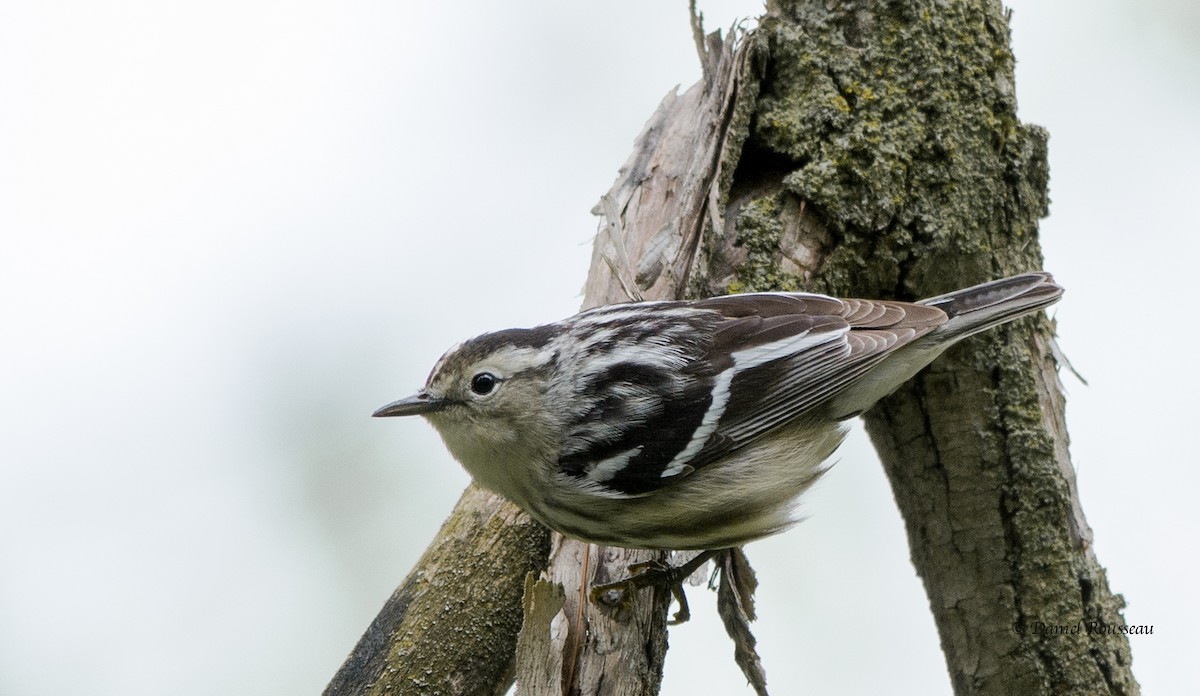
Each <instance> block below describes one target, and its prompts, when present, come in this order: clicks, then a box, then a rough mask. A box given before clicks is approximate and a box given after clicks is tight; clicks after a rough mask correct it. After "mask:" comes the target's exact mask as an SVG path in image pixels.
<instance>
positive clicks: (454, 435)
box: [373, 272, 1063, 550]
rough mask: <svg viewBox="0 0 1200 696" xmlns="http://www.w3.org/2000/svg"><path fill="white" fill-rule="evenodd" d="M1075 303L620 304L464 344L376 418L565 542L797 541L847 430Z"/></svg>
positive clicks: (1044, 291)
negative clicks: (1022, 321)
mask: <svg viewBox="0 0 1200 696" xmlns="http://www.w3.org/2000/svg"><path fill="white" fill-rule="evenodd" d="M1062 294H1063V288H1062V287H1061V286H1059V285H1058V284H1057V283H1055V282H1054V279H1053V277H1052V276H1051V275H1050V274H1049V273H1044V272H1032V273H1024V274H1021V275H1016V276H1012V277H1008V278H1003V279H999V280H994V281H990V282H985V283H982V284H980V285H975V286H973V287H969V288H965V289H962V290H957V291H954V292H950V293H947V294H944V295H939V296H937V297H931V298H928V299H925V300H921V301H918V302H903V301H897V300H863V299H838V298H835V297H830V296H827V295H820V294H813V293H804V292H756V293H744V294H733V295H724V296H718V297H711V298H707V299H697V300H667V301H649V302H629V303H622V304H613V305H607V306H603V307H598V308H595V309H589V310H587V311H584V312H581V313H579V314H576V315H574V316H572V317H569V318H567V319H563V320H561V321H558V322H554V323H549V324H544V325H541V326H536V327H533V328H524V329H507V330H503V331H496V332H492V333H485V334H483V335H480V336H477V337H475V338H472V339H470V340H467V341H464V342H462V343H460V344H458V345H456V346H454V347H452V348H451V349H450V350H448V351H447V352H446V353H445V354H444V355H443V356H442V357H441V358H440V359H439V360H438V361H437V362H436V364H435V365H434V367H433V369H432V371H431V372H430V374H429V377H428V379H427V380H426V382H425V385H424V387H422V388H421V389H420V390H419V391H417V392H416V393H415V394H413V395H411V396H409V397H406V398H403V399H400V400H398V401H393V402H392V403H389V404H387V405H386V406H383V407H382V408H380V409H378V410H377V411H375V412H374V414H373V415H374V416H376V417H392V416H413V415H417V416H422V417H424V418H425V419H426V420H427V421H428V422H429V423H431V424H432V425H433V427H434V428H435V429H436V430H437V432H438V433H439V434H440V435H441V437H442V439H443V441H444V442H445V445H446V447H447V449H448V450H449V451H450V453H451V454H452V455H453V456H454V457H455V458H456V459H457V460H458V461H459V462H460V463H461V464H462V466H463V467H464V468H465V469H466V470H467V472H468V473H469V474H470V475H471V476H472V477H473V478H474V480H475V481H476V482H477V483H479V484H480V485H481V486H483V487H484V488H487V489H490V490H492V491H494V492H496V493H499V494H500V495H502V496H504V497H505V498H507V499H509V500H511V501H512V502H513V503H516V504H517V505H518V506H520V507H521V508H522V509H524V510H525V511H527V512H528V513H529V514H530V515H531V516H532V517H533V518H534V519H536V520H538V521H540V522H542V523H543V524H545V525H546V526H548V527H550V528H551V529H554V530H555V531H558V532H560V533H562V534H564V535H566V536H568V537H573V538H576V539H579V540H582V541H585V542H592V543H598V544H606V545H612V546H622V547H627V548H641V549H662V550H667V549H672V550H686V549H692V550H711V549H724V548H730V547H734V546H741V545H744V544H746V543H748V542H750V541H754V540H756V539H761V538H763V537H766V536H770V535H773V534H776V533H779V532H781V531H783V530H785V529H787V528H789V527H790V526H792V525H793V524H795V523H796V521H797V520H798V516H797V514H796V508H797V505H798V502H799V500H800V498H801V495H802V494H803V493H804V492H805V491H806V490H807V489H808V488H809V487H811V486H812V484H813V483H814V482H815V481H816V480H817V479H818V478H819V477H820V476H821V475H822V474H823V473H824V472H825V471H827V470H828V468H829V466H830V464H829V462H830V457H831V455H833V453H834V451H835V450H836V449H837V448H838V446H839V445H840V444H841V442H842V440H843V438H844V437H845V435H846V432H847V430H848V421H850V420H851V419H853V418H854V417H855V416H857V415H859V414H861V413H862V412H864V411H866V410H867V409H869V408H870V407H871V406H872V405H874V404H875V403H876V402H877V401H879V400H880V399H882V398H884V397H885V396H887V395H889V394H891V393H892V392H893V391H895V390H896V389H897V388H899V387H900V386H901V385H902V384H904V383H905V382H906V381H907V380H908V379H910V378H911V377H913V376H914V375H915V374H916V373H917V372H919V371H920V370H921V369H922V368H924V367H925V366H926V365H928V364H929V363H930V362H932V361H933V360H934V359H935V358H937V357H938V356H939V355H941V354H942V353H943V352H944V351H945V350H946V349H947V348H949V347H950V346H952V345H954V344H955V343H958V342H959V341H961V340H963V339H964V338H967V337H968V336H972V335H974V334H976V333H979V332H981V331H985V330H987V329H990V328H992V327H995V326H998V325H1000V324H1004V323H1006V322H1009V321H1012V320H1014V319H1017V318H1018V317H1021V316H1025V315H1027V314H1031V313H1035V312H1038V311H1040V310H1042V309H1044V308H1046V307H1048V306H1050V305H1052V304H1054V303H1055V302H1057V301H1058V299H1059V298H1060V297H1061V296H1062Z"/></svg>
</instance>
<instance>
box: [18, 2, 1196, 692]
mask: <svg viewBox="0 0 1200 696" xmlns="http://www.w3.org/2000/svg"><path fill="white" fill-rule="evenodd" d="M686 5H687V3H686V2H684V0H675V1H672V2H666V1H661V2H649V3H648V2H635V1H633V0H620V1H614V2H606V3H587V4H584V3H562V2H558V3H555V2H548V1H544V2H529V1H515V2H507V3H464V2H457V3H434V2H423V3H415V2H395V1H393V2H388V1H384V0H376V1H373V2H372V1H367V0H362V1H353V0H352V1H349V2H337V3H333V2H328V3H313V2H270V1H263V0H249V1H245V2H242V1H239V2H229V1H228V0H216V1H210V2H203V3H200V2H190V3H188V2H182V3H164V2H152V1H150V0H130V1H129V2H112V1H110V0H97V1H92V2H57V3H51V2H39V3H17V2H2V3H0V234H2V235H3V236H2V239H3V242H4V244H3V249H4V252H3V253H2V254H0V316H3V319H4V322H3V323H4V327H3V329H2V333H0V336H3V339H2V341H0V693H3V694H14V695H17V694H19V695H22V696H25V695H41V694H60V693H87V694H94V695H97V696H109V695H111V696H117V695H120V696H131V695H135V696H136V695H140V694H147V695H148V694H160V693H173V694H183V695H186V696H191V695H196V696H200V695H202V694H203V695H206V694H252V693H253V694H279V695H283V694H299V693H317V692H319V691H320V690H321V689H322V688H323V687H324V685H325V683H326V682H327V681H328V679H329V678H330V677H331V676H332V675H333V674H334V672H335V671H336V670H337V668H338V666H339V665H340V664H341V662H342V660H343V659H344V658H345V656H346V654H347V652H348V651H349V650H350V649H351V647H352V646H353V645H354V643H355V641H356V640H357V638H358V637H359V635H360V634H361V633H362V631H363V630H364V629H365V628H366V626H367V624H368V623H369V622H370V620H371V619H372V617H373V616H374V615H375V613H376V612H377V611H378V609H379V608H380V607H381V606H382V604H383V602H384V600H385V599H386V598H387V596H388V595H389V593H390V592H391V590H392V589H393V588H394V587H395V586H396V585H397V584H398V583H399V582H400V581H401V580H402V579H403V577H404V575H405V574H406V573H407V571H408V569H409V568H410V567H411V565H412V563H413V562H414V561H415V559H416V558H417V556H418V555H419V554H420V552H421V551H422V550H423V549H424V547H425V545H426V544H427V543H428V542H429V540H430V539H431V538H432V537H433V535H434V533H435V531H436V529H437V527H438V525H439V523H440V522H441V521H442V519H443V518H444V517H445V515H446V513H447V512H448V511H449V509H450V508H451V506H452V505H453V503H454V501H455V500H456V499H457V497H458V495H459V492H460V491H461V489H462V488H463V487H464V486H465V485H466V483H467V477H466V475H465V474H464V473H463V472H462V471H461V469H459V467H458V466H457V465H456V464H455V463H454V462H453V461H452V460H451V459H450V458H449V456H448V455H447V454H446V453H445V451H444V450H443V448H442V446H441V443H440V442H439V441H438V439H437V437H436V435H435V434H434V432H433V431H432V429H431V428H429V427H428V426H427V425H426V424H424V423H422V422H419V421H416V420H413V421H397V420H388V421H377V420H372V419H370V418H369V417H368V415H369V414H370V413H371V411H372V410H374V409H375V408H376V407H378V406H380V405H382V404H383V403H385V402H387V401H390V400H392V399H394V398H397V397H399V396H403V395H405V394H406V393H408V392H409V391H410V390H411V389H413V388H414V387H416V386H418V385H419V384H420V383H421V382H422V381H423V380H424V378H425V375H426V373H427V372H428V370H429V368H430V366H431V365H432V364H433V362H434V360H436V358H437V357H438V356H439V355H440V354H441V353H442V352H443V351H444V350H445V349H446V348H447V347H448V346H449V345H451V344H453V343H454V342H456V341H458V340H461V339H462V338H465V337H468V336H471V335H474V334H477V333H480V332H482V331H486V330H491V329H499V328H505V327H509V326H523V325H531V324H535V323H540V322H545V321H550V320H554V319H558V318H560V317H562V316H565V315H568V314H570V313H572V312H574V311H575V310H576V309H577V308H578V305H579V301H580V298H579V289H580V287H581V285H582V282H583V278H584V275H585V273H586V269H587V263H588V257H589V252H590V239H591V236H592V234H593V232H594V231H595V220H594V219H593V218H592V217H591V216H590V214H589V210H590V209H591V208H592V206H593V204H594V203H595V202H596V201H597V200H598V198H599V196H600V194H601V193H603V192H604V191H605V190H606V189H607V188H608V186H609V184H610V183H611V182H612V180H613V178H614V176H615V174H616V170H617V168H618V167H619V166H620V165H621V164H622V163H623V162H624V161H625V158H626V156H627V155H628V153H629V150H630V146H631V143H632V140H633V138H634V136H635V135H636V134H637V133H638V131H639V130H640V128H641V126H642V124H643V123H644V121H645V120H646V119H647V118H648V117H649V115H650V114H651V113H652V112H653V110H654V108H655V106H656V104H657V103H658V101H659V100H660V99H661V98H662V97H663V95H664V94H666V93H667V92H668V90H670V89H672V88H673V87H674V86H676V85H681V86H682V87H684V88H686V87H687V86H688V85H690V84H691V83H693V82H694V81H695V80H696V79H698V77H699V67H698V63H697V60H696V57H695V54H694V49H693V46H692V39H691V35H690V32H689V29H688V24H687V14H686ZM1009 5H1010V6H1011V7H1013V9H1014V15H1013V34H1014V43H1015V50H1016V53H1017V57H1018V61H1019V66H1018V73H1017V91H1018V95H1019V98H1020V109H1021V111H1020V114H1021V117H1022V118H1023V119H1024V120H1026V121H1028V122H1032V123H1037V124H1041V125H1043V126H1046V127H1047V128H1048V129H1049V130H1050V132H1051V140H1050V148H1051V150H1050V151H1051V160H1052V183H1051V189H1052V190H1051V193H1052V197H1053V205H1052V210H1051V216H1050V218H1048V219H1047V220H1045V221H1044V223H1043V226H1042V242H1043V246H1044V249H1045V252H1046V267H1047V269H1049V270H1051V271H1053V272H1054V273H1055V275H1056V276H1057V277H1058V279H1059V281H1060V282H1061V283H1062V284H1063V285H1065V286H1066V287H1067V291H1068V292H1067V295H1066V297H1065V298H1064V300H1063V301H1062V302H1061V304H1060V305H1058V306H1057V307H1056V308H1055V310H1054V313H1055V315H1056V316H1057V318H1058V326H1059V332H1060V335H1061V345H1062V347H1063V349H1064V350H1065V351H1066V353H1067V354H1068V355H1069V356H1070V358H1071V360H1072V361H1073V363H1074V365H1075V367H1076V368H1078V369H1079V370H1080V371H1081V372H1082V373H1083V374H1084V375H1085V376H1086V377H1087V378H1088V380H1089V382H1090V386H1089V387H1085V386H1083V385H1082V384H1080V383H1079V382H1078V381H1076V380H1074V379H1073V378H1071V377H1070V376H1068V375H1065V374H1064V381H1065V383H1066V386H1067V390H1068V392H1069V404H1068V408H1069V411H1068V416H1069V422H1070V428H1071V436H1072V441H1073V442H1072V451H1073V455H1074V460H1075V463H1076V466H1077V468H1078V469H1079V483H1080V490H1081V494H1082V498H1083V503H1084V507H1085V510H1086V512H1087V515H1088V519H1089V521H1090V522H1091V525H1092V527H1093V530H1094V532H1095V539H1096V550H1097V553H1098V555H1099V557H1100V560H1101V562H1102V563H1103V564H1104V565H1105V566H1107V568H1108V569H1109V580H1110V582H1111V584H1112V586H1113V588H1114V589H1115V590H1116V591H1119V592H1122V593H1124V595H1125V598H1126V600H1127V601H1128V604H1129V606H1128V609H1127V611H1126V614H1125V616H1126V619H1127V620H1128V621H1129V622H1131V623H1139V624H1153V625H1154V635H1152V636H1144V637H1134V638H1133V640H1132V644H1133V655H1134V671H1135V674H1136V676H1137V677H1138V679H1139V680H1140V681H1141V683H1142V685H1143V686H1144V687H1145V689H1146V691H1147V693H1167V692H1171V693H1187V692H1192V693H1196V692H1200V677H1198V676H1197V672H1196V670H1195V669H1194V668H1193V667H1192V666H1191V664H1192V660H1193V659H1194V657H1195V655H1196V654H1197V653H1200V639H1198V638H1197V632H1196V630H1195V627H1196V626H1197V625H1200V609H1198V608H1197V607H1196V603H1195V602H1192V601H1190V597H1191V593H1190V585H1191V580H1192V579H1193V578H1194V577H1195V576H1196V574H1197V561H1196V559H1195V557H1194V555H1193V554H1192V553H1191V551H1190V549H1191V544H1192V543H1193V541H1194V540H1195V539H1196V538H1197V536H1200V525H1198V523H1197V516H1196V512H1195V510H1196V507H1197V506H1196V503H1195V493H1194V492H1195V491H1196V490H1200V466H1197V455H1196V453H1195V449H1194V447H1193V445H1192V442H1193V441H1192V440H1191V434H1192V432H1191V427H1193V425H1194V424H1193V418H1194V417H1195V415H1196V407H1195V405H1194V403H1195V394H1196V392H1197V390H1198V388H1200V384H1198V382H1200V380H1198V379H1197V376H1196V371H1195V370H1194V369H1191V368H1190V367H1188V366H1189V365H1190V363H1191V360H1192V352H1193V351H1192V350H1190V349H1188V348H1187V346H1189V345H1192V343H1191V340H1190V339H1192V338H1193V335H1192V334H1193V332H1194V328H1192V326H1191V325H1192V323H1193V322H1191V321H1190V320H1187V319H1186V317H1182V315H1180V312H1186V311H1190V310H1189V309H1188V307H1190V303H1191V301H1192V300H1191V297H1192V292H1193V285H1194V284H1193V282H1192V278H1193V277H1194V273H1195V263H1196V262H1195V259H1196V258H1197V257H1198V256H1200V253H1198V252H1200V249H1198V248H1197V245H1198V242H1197V239H1200V212H1198V210H1200V208H1198V207H1197V206H1196V197H1197V195H1198V194H1200V173H1198V172H1200V167H1198V165H1197V162H1198V161H1200V136H1198V135H1197V133H1198V129H1197V125H1200V124H1197V120H1196V114H1197V113H1200V108H1198V107H1200V104H1198V103H1197V89H1196V87H1197V83H1196V77H1195V76H1196V75H1197V74H1200V51H1198V50H1197V49H1195V48H1194V40H1195V37H1196V36H1197V35H1200V33H1198V30H1200V10H1197V9H1196V6H1195V4H1194V3H1189V2H1183V1H1179V2H1170V1H1168V0H1159V1H1158V2H1152V3H1135V2H1132V1H1131V0H1122V1H1113V0H1110V1H1108V2H1082V1H1080V0H1062V1H1059V2H1054V3H1047V2H1037V1H1035V0H1020V1H1014V2H1010V3H1009ZM701 8H702V9H703V10H704V12H705V14H706V18H707V22H708V26H709V27H710V28H714V27H717V26H729V25H730V24H731V23H732V22H733V21H734V19H735V18H736V17H745V16H755V15H757V14H759V11H760V7H759V5H758V3H756V2H752V1H751V0H741V1H738V2H735V1H733V0H727V1H722V2H718V1H716V0H707V1H702V2H701ZM1177 305H1182V307H1181V308H1177ZM1174 322H1178V323H1179V324H1181V326H1176V325H1174ZM1169 323H1170V324H1169ZM1168 325H1169V326H1170V328H1169V329H1168V328H1167V327H1168ZM839 458H840V462H839V464H838V465H837V466H836V467H835V468H834V470H833V471H832V472H831V473H830V474H829V475H828V476H827V477H826V478H825V479H824V480H823V481H822V482H821V484H820V485H819V486H818V488H817V489H816V490H815V491H814V492H813V493H812V494H811V495H810V496H808V497H807V498H806V500H805V503H804V511H805V512H806V514H807V515H808V516H809V518H808V520H807V521H806V522H805V523H804V524H802V525H800V526H799V527H798V528H797V529H795V530H793V531H791V532H789V533H787V534H784V535H781V536H779V537H775V538H773V539H770V540H767V541H763V542H759V543H756V544H753V545H751V546H750V547H749V549H748V550H749V553H750V557H751V559H752V560H753V562H754V563H755V565H756V567H757V569H758V571H759V577H760V580H761V581H762V587H761V591H760V596H759V607H760V615H761V617H762V618H761V620H760V621H759V623H758V625H757V634H758V637H759V641H760V642H759V645H760V648H761V652H762V657H763V662H764V665H765V667H766V669H767V674H768V679H769V683H770V685H771V686H772V693H775V694H784V695H786V694H800V693H803V694H806V695H807V696H820V695H823V694H878V693H897V692H900V693H914V694H918V693H919V694H948V693H949V692H950V686H949V682H948V679H947V677H946V672H945V667H944V665H943V662H942V658H941V654H940V652H939V648H938V640H937V636H936V633H935V631H934V627H933V622H932V620H931V619H930V618H929V615H928V610H927V601H926V599H925V596H924V593H923V591H922V589H921V586H920V583H919V581H918V579H917V578H916V576H915V574H914V572H913V569H912V566H911V564H910V563H909V561H908V551H907V547H906V541H905V537H904V532H903V528H902V525H901V523H900V520H899V517H898V514H897V512H896V510H895V506H894V504H893V502H892V500H891V494H890V492H889V490H888V488H887V484H886V481H885V480H884V477H883V474H882V472H881V471H880V468H879V466H878V463H877V462H876V461H875V460H874V457H873V455H872V454H871V452H870V448H869V446H868V445H867V444H866V442H865V438H864V437H863V436H862V435H861V433H858V434H856V435H855V436H854V437H853V438H852V440H851V442H849V443H848V445H847V446H846V447H845V448H843V450H842V451H841V452H840V455H839ZM691 596H692V598H693V605H694V613H695V614H696V615H697V618H696V619H695V620H694V621H693V623H690V624H688V625H685V626H682V627H679V628H677V629H673V630H672V632H671V636H670V640H671V652H670V654H669V655H668V661H667V673H666V681H665V685H664V689H663V693H664V694H668V695H678V694H685V693H720V694H750V693H751V691H750V689H749V688H748V687H746V686H745V682H744V680H743V678H742V677H741V675H740V673H739V672H738V671H737V668H736V667H735V666H734V663H733V660H732V647H731V645H730V644H729V643H728V641H727V639H726V638H725V637H724V634H723V632H722V630H721V628H720V626H719V622H718V621H717V620H716V619H715V616H714V611H713V608H712V607H713V601H712V599H711V597H708V596H707V593H705V592H702V591H699V590H694V591H693V592H692V594H691Z"/></svg>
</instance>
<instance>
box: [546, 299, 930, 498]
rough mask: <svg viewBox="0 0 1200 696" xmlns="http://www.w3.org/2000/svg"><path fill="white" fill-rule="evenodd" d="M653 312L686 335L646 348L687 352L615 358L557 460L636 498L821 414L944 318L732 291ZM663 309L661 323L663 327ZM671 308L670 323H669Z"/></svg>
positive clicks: (898, 306) (596, 485) (899, 305)
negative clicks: (817, 409)
mask: <svg viewBox="0 0 1200 696" xmlns="http://www.w3.org/2000/svg"><path fill="white" fill-rule="evenodd" d="M660 308H663V309H660ZM646 310H648V311H647V319H646V320H645V321H646V326H647V327H649V326H659V327H663V326H669V327H671V328H670V329H669V331H676V332H677V335H668V336H663V335H662V334H659V333H653V332H648V331H645V332H643V334H645V337H644V339H643V340H646V341H647V342H648V343H649V342H651V341H654V340H658V341H659V343H658V344H657V345H662V344H663V343H664V342H665V343H666V344H668V345H671V346H679V348H680V350H679V351H678V353H677V354H675V355H672V354H671V353H670V351H662V350H660V349H654V348H653V347H650V346H648V349H647V350H646V351H643V352H642V357H641V358H632V359H629V360H622V361H618V362H617V363H615V364H613V365H611V366H610V367H609V369H608V370H607V371H606V372H605V373H604V376H603V378H599V377H598V378H597V379H596V380H595V381H594V382H593V383H592V384H591V385H590V386H591V388H592V392H593V393H595V394H602V395H603V398H599V399H598V400H594V401H593V402H589V403H592V404H594V405H593V407H592V408H591V409H589V410H587V412H586V413H583V414H580V417H579V418H578V419H577V420H576V426H577V427H575V428H573V429H571V430H569V433H568V437H567V438H566V440H565V442H564V444H563V449H562V453H561V456H560V460H559V465H560V469H561V471H562V472H563V473H564V474H565V475H567V476H568V477H572V478H574V479H575V480H576V482H577V483H578V484H579V486H580V487H581V488H582V489H584V490H585V491H587V492H589V493H595V494H599V495H605V496H610V497H629V496H637V495H645V494H648V493H651V492H653V491H655V490H657V489H659V488H662V487H664V486H667V485H670V484H671V483H672V482H674V481H676V480H678V479H680V478H682V477H684V476H686V475H688V474H689V473H691V472H693V471H695V470H696V469H698V468H700V467H703V466H705V465H707V464H709V463H711V462H713V461H716V460H718V459H720V458H721V457H723V456H725V455H726V454H728V453H730V452H732V451H734V450H736V449H737V448H739V447H741V446H743V445H744V444H746V443H748V442H750V441H752V440H754V439H755V438H757V437H759V436H761V435H763V434H765V433H767V432H770V431H771V430H772V429H773V428H775V427H777V426H780V425H782V424H783V423H786V422H789V421H792V420H795V419H798V418H803V417H804V416H805V415H806V414H810V413H813V411H812V409H814V407H817V406H819V405H821V404H822V403H824V402H825V401H827V400H828V399H829V398H830V397H832V396H834V395H836V394H838V393H840V392H841V391H842V390H843V389H845V388H846V387H847V386H848V385H849V384H851V383H853V382H854V380H855V379H857V378H858V377H860V376H861V375H863V374H864V373H865V372H866V371H867V370H869V369H870V368H871V367H873V366H874V365H876V364H877V363H878V362H879V361H880V360H882V359H883V358H885V357H886V356H887V355H889V354H890V353H891V352H893V351H895V350H896V349H897V348H899V347H901V346H903V345H905V344H907V343H909V342H911V341H913V340H914V339H916V338H918V337H919V336H923V335H925V334H926V333H928V332H930V331H932V330H933V329H934V328H936V327H937V326H939V325H941V324H942V323H944V322H945V321H946V314H945V313H944V312H942V311H941V310H939V309H936V308H934V307H927V306H923V305H916V304H909V303H904V302H890V301H880V300H839V299H835V298H832V297H826V296H824V295H812V294H805V293H754V294H744V295H729V296H725V297H716V298H711V299H707V300H698V301H694V302H688V303H660V304H655V305H647V306H646ZM659 311H661V312H662V313H664V316H663V317H660V318H659V321H658V322H657V323H655V322H654V321H653V319H654V317H653V315H654V314H656V313H658V312H659ZM626 312H627V315H626V316H629V317H634V316H636V315H635V314H632V313H628V310H626ZM668 312H669V313H670V316H671V317H672V320H671V321H669V322H664V321H662V319H664V318H666V313H668ZM613 314H614V316H615V311H614V312H613ZM633 324H636V322H634V321H632V319H631V323H630V326H632V325H633ZM627 328H628V327H627ZM630 355H633V354H632V353H631V354H630ZM671 360H674V364H671V362H670V361H671ZM817 417H820V414H817Z"/></svg>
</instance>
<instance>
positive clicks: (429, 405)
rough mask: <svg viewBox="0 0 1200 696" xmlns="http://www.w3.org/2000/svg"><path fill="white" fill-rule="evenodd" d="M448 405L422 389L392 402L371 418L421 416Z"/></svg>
mask: <svg viewBox="0 0 1200 696" xmlns="http://www.w3.org/2000/svg"><path fill="white" fill-rule="evenodd" d="M449 405H450V402H449V400H447V399H439V398H438V397H436V396H434V395H432V394H430V393H429V392H427V391H425V390H424V389H422V390H421V391H419V392H417V393H416V394H413V395H412V396H409V397H406V398H404V399H400V400H399V401H393V402H392V403H390V404H388V405H387V406H384V407H382V408H380V409H379V410H378V411H376V412H375V413H372V414H371V416H372V417H374V418H384V417H387V416H423V415H425V414H427V413H436V412H438V411H441V410H442V409H444V408H446V407H447V406H449Z"/></svg>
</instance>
